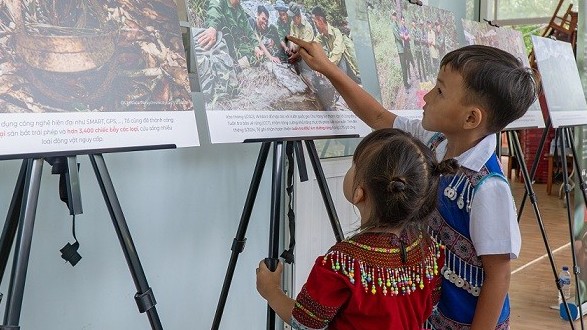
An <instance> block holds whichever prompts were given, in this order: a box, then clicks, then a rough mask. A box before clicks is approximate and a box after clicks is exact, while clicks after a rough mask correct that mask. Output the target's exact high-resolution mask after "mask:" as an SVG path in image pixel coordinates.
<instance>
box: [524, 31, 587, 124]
mask: <svg viewBox="0 0 587 330" xmlns="http://www.w3.org/2000/svg"><path fill="white" fill-rule="evenodd" d="M532 43H533V44H534V53H535V54H536V63H537V65H538V71H539V72H540V74H541V76H542V86H543V88H544V97H545V99H546V104H547V105H548V113H549V115H550V119H551V121H552V127H554V128H557V127H560V126H580V125H587V102H586V101H585V94H584V93H583V87H582V85H581V79H580V78H579V70H578V69H577V62H576V60H575V55H574V53H573V48H572V46H571V44H570V43H568V42H563V41H557V40H552V39H549V38H543V37H538V36H532Z"/></svg>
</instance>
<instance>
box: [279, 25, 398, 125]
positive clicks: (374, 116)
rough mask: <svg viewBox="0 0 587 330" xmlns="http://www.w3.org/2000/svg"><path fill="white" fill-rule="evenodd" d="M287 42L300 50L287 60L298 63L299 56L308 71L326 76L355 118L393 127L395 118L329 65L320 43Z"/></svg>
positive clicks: (292, 39) (333, 66)
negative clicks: (311, 70) (308, 68)
mask: <svg viewBox="0 0 587 330" xmlns="http://www.w3.org/2000/svg"><path fill="white" fill-rule="evenodd" d="M287 39H288V40H289V41H291V42H293V43H295V44H296V45H298V46H299V47H300V48H299V50H298V51H297V52H295V53H294V55H292V57H290V61H297V60H298V59H299V57H301V58H302V59H303V60H304V61H305V62H306V63H307V64H308V66H309V67H310V68H312V69H313V70H315V71H317V72H319V73H321V74H323V75H324V76H326V78H328V80H330V82H331V83H332V85H333V86H334V88H336V90H337V91H338V92H339V93H340V95H341V96H342V97H343V99H344V100H345V101H346V103H347V104H348V106H349V108H350V109H351V110H352V111H353V112H354V113H355V115H357V117H359V118H360V119H361V120H362V121H364V122H365V123H366V124H367V125H369V126H370V127H371V128H373V129H380V128H388V127H392V126H393V122H394V121H395V118H396V117H397V116H396V115H395V114H394V113H391V112H389V111H387V110H386V109H385V108H384V107H383V106H382V105H381V104H380V103H379V102H377V100H376V99H375V98H373V96H371V94H369V93H368V92H367V91H366V90H364V89H363V88H362V87H361V86H359V85H358V84H357V83H356V82H354V81H353V80H352V79H351V78H350V77H349V76H347V75H346V74H345V73H344V72H343V71H342V70H340V69H339V68H338V67H337V66H336V65H335V64H334V63H332V62H330V60H328V57H327V56H326V53H324V49H323V48H322V45H320V43H318V42H316V41H311V42H307V41H304V40H302V39H298V38H295V37H292V36H288V37H287Z"/></svg>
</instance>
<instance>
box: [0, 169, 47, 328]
mask: <svg viewBox="0 0 587 330" xmlns="http://www.w3.org/2000/svg"><path fill="white" fill-rule="evenodd" d="M26 163H27V165H26V175H25V178H24V184H23V191H22V204H21V205H20V212H19V218H20V224H19V226H18V233H17V237H16V245H15V250H14V257H13V258H14V259H13V260H14V261H13V262H12V275H11V278H10V286H9V288H8V296H7V300H6V312H5V313H4V325H3V326H1V327H0V329H20V326H19V325H18V323H19V320H20V311H21V308H22V298H23V294H24V285H25V280H26V273H27V268H28V262H29V256H30V252H31V242H32V239H33V227H34V224H35V215H36V212H37V203H38V200H39V188H40V186H41V173H42V170H43V159H28V160H26ZM23 165H24V164H23ZM21 171H22V168H21ZM19 177H20V176H19ZM16 190H18V187H17V189H15V192H16ZM13 212H16V210H13Z"/></svg>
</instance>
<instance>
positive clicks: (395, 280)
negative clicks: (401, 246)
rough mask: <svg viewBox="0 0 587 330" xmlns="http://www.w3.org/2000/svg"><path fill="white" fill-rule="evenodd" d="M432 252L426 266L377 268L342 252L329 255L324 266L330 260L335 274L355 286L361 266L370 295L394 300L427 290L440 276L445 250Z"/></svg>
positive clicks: (439, 246) (425, 263)
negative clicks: (440, 266)
mask: <svg viewBox="0 0 587 330" xmlns="http://www.w3.org/2000/svg"><path fill="white" fill-rule="evenodd" d="M376 250H381V249H380V248H375V247H373V248H372V251H374V252H379V253H381V251H376ZM430 250H431V251H430V252H431V253H429V254H428V256H427V257H426V258H425V259H424V262H423V263H419V264H415V265H405V264H401V265H399V264H398V265H397V266H396V267H394V266H374V265H369V264H367V263H365V262H364V261H362V260H357V259H355V258H353V257H351V256H349V255H347V254H345V253H343V252H340V251H331V252H329V253H328V254H326V255H325V256H324V259H323V260H322V265H326V264H327V263H328V261H329V260H330V267H331V268H332V270H333V271H335V272H338V273H341V274H343V275H345V276H346V277H348V279H349V281H350V282H351V284H353V285H354V284H355V283H356V279H355V271H356V269H355V267H357V266H358V268H359V269H358V271H359V274H360V282H361V285H362V286H363V288H364V290H365V292H366V293H368V292H371V294H377V292H381V293H382V294H383V295H384V296H387V295H388V294H389V295H390V296H397V295H408V294H410V293H412V292H414V291H416V290H417V289H418V288H420V289H424V287H425V285H426V284H429V283H430V282H431V281H432V279H433V278H434V276H436V275H438V272H439V269H438V263H437V260H438V258H440V256H441V253H444V251H443V250H444V246H442V245H440V244H434V246H433V247H431V248H430ZM395 253H401V252H399V251H398V252H395Z"/></svg>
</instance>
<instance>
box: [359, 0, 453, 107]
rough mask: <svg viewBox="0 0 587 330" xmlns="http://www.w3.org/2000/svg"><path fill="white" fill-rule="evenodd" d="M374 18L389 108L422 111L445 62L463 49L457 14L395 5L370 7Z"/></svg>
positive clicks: (403, 3) (383, 96) (397, 2)
mask: <svg viewBox="0 0 587 330" xmlns="http://www.w3.org/2000/svg"><path fill="white" fill-rule="evenodd" d="M368 14H369V25H370V29H371V40H372V43H373V51H374V53H375V65H376V67H377V77H378V79H379V85H380V88H381V99H382V100H381V101H382V103H383V106H384V107H385V108H386V109H388V110H414V109H421V108H422V106H423V105H424V100H423V98H424V95H425V94H426V93H427V92H428V91H430V90H431V89H432V88H433V86H434V85H435V83H436V76H437V74H438V69H439V64H440V60H441V59H442V57H443V56H444V55H445V54H446V53H447V52H449V51H450V50H453V49H455V48H458V47H459V46H460V45H459V41H458V37H457V33H456V27H455V18H454V15H453V13H452V12H450V11H446V10H442V9H437V8H433V7H428V6H417V5H413V4H410V3H409V2H408V1H402V0H392V1H385V2H384V1H376V2H372V3H371V2H370V3H369V4H368Z"/></svg>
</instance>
